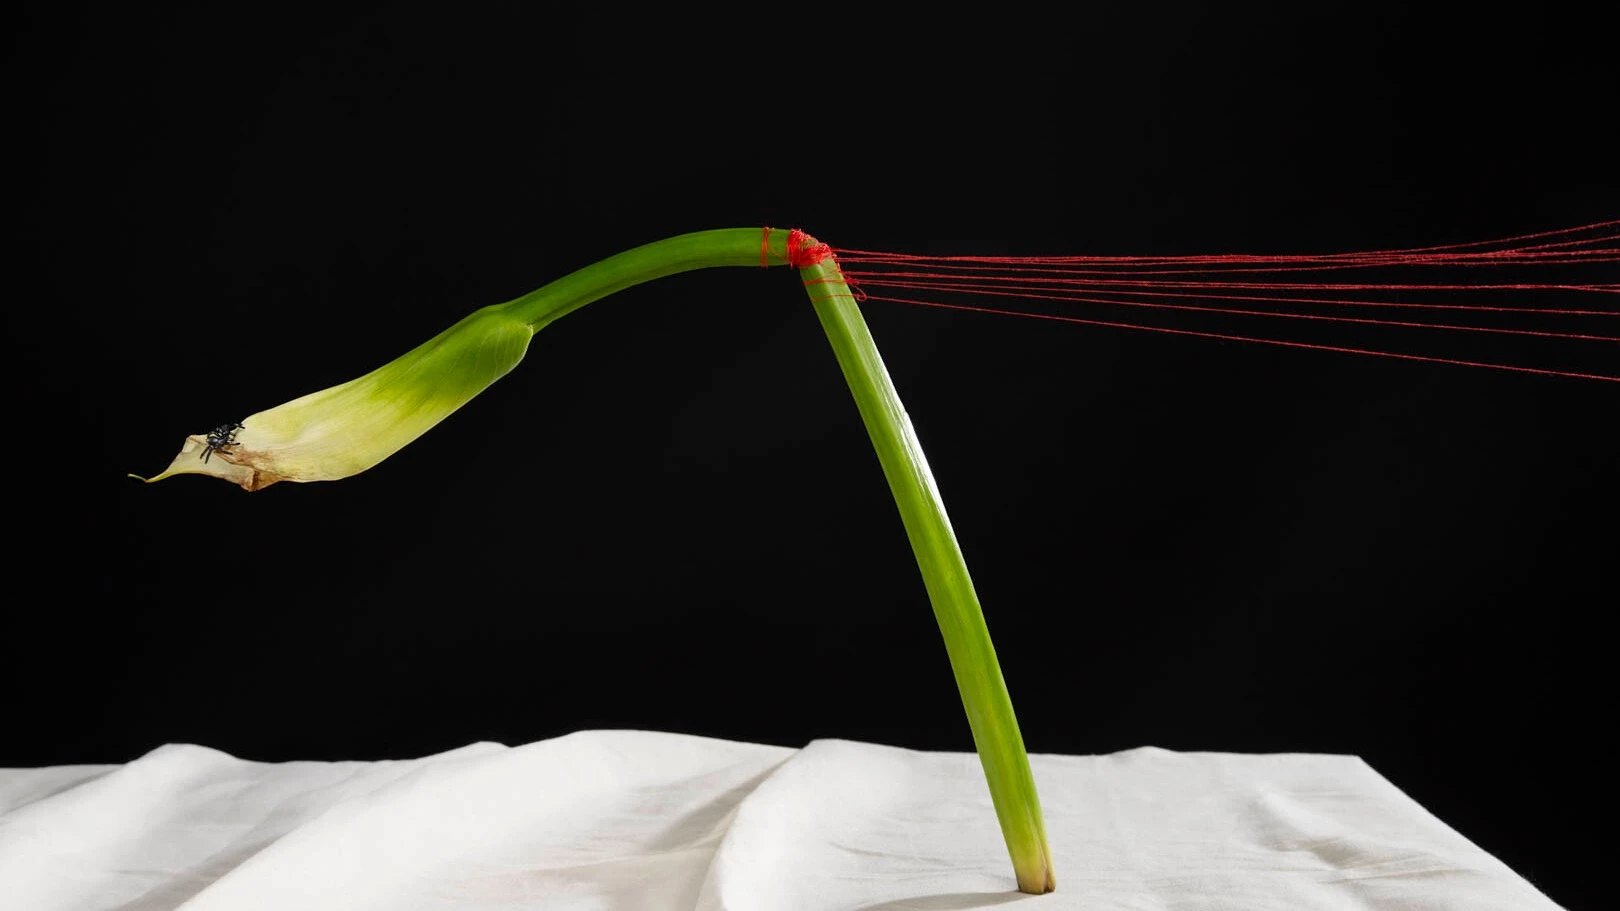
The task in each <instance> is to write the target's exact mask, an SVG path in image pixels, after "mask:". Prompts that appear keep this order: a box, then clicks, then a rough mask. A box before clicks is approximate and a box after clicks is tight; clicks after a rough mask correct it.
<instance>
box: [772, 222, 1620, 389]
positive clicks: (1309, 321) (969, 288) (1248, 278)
mask: <svg viewBox="0 0 1620 911" xmlns="http://www.w3.org/2000/svg"><path fill="white" fill-rule="evenodd" d="M806 243H808V240H805V241H800V245H803V244H806ZM818 252H819V251H818ZM827 255H834V256H836V259H835V260H834V262H835V263H836V264H837V267H838V269H839V275H837V276H836V277H835V278H833V277H830V278H825V279H814V280H811V281H807V282H806V283H805V284H807V285H809V284H812V283H817V282H828V281H834V280H843V281H845V282H847V283H848V284H849V285H850V286H851V292H850V293H851V294H852V295H854V296H855V297H856V298H857V299H859V300H867V299H868V295H867V291H864V290H860V289H859V288H858V287H857V285H865V286H866V288H868V289H870V291H871V297H870V299H871V300H887V301H894V302H897V303H906V304H918V305H923V306H931V307H944V308H947V309H956V310H970V311H977V312H981V313H1001V314H1007V315H1012V316H1028V317H1034V318H1036V319H1050V320H1059V321H1063V322H1070V323H1081V324H1086V325H1093V326H1112V327H1117V328H1131V329H1142V330H1145V331H1150V332H1165V333H1170V334H1175V335H1184V336H1199V337H1204V338H1214V339H1224V340H1229V341H1244V342H1256V343H1261V344H1269V345H1281V346H1286V347H1294V348H1306V349H1314V350H1319V351H1338V352H1344V353H1350V354H1363V355H1372V356H1377V357H1387V358H1398V359H1402V360H1411V361H1427V362H1431V363H1441V364H1457V365H1464V366H1472V367H1487V368H1492V369H1497V370H1512V371H1517V372H1522V373H1535V374H1541V375H1546V376H1568V377H1579V378H1582V379H1597V380H1605V381H1610V382H1617V381H1620V376H1614V375H1605V374H1603V373H1598V372H1594V371H1590V370H1586V369H1579V368H1575V369H1571V368H1573V367H1574V366H1575V365H1574V364H1569V365H1558V366H1556V367H1555V366H1554V365H1547V366H1546V367H1528V366H1514V365H1510V364H1505V363H1491V362H1488V359H1486V358H1478V359H1476V358H1470V357H1467V356H1466V355H1464V356H1462V357H1445V356H1439V355H1438V353H1436V354H1419V353H1416V352H1414V353H1397V352H1395V351H1382V350H1372V349H1369V348H1364V347H1361V346H1360V345H1352V344H1332V343H1331V340H1329V342H1330V343H1328V344H1319V343H1307V342H1304V341H1302V340H1294V339H1288V338H1279V337H1276V336H1277V335H1280V334H1282V331H1283V330H1282V329H1281V328H1280V327H1282V326H1288V325H1292V326H1305V325H1314V326H1318V327H1332V326H1345V325H1347V324H1348V325H1353V326H1355V327H1357V329H1356V331H1358V332H1360V331H1364V330H1366V329H1368V328H1370V327H1378V328H1379V329H1381V330H1386V331H1389V332H1411V331H1414V330H1416V331H1424V330H1429V331H1433V330H1440V331H1443V332H1446V333H1450V334H1456V335H1461V334H1469V335H1473V334H1476V333H1477V334H1479V335H1475V337H1476V338H1478V337H1481V336H1490V337H1492V338H1494V339H1497V340H1502V341H1504V342H1505V340H1507V339H1513V338H1519V339H1535V340H1536V344H1542V345H1545V344H1550V343H1553V342H1558V343H1561V344H1563V345H1565V346H1566V347H1568V346H1571V345H1583V344H1584V345H1588V346H1589V345H1591V344H1593V343H1596V344H1599V345H1613V344H1614V343H1615V342H1617V341H1620V336H1617V335H1616V334H1614V331H1613V329H1612V328H1611V327H1610V326H1599V325H1597V321H1612V320H1614V319H1616V318H1620V307H1616V306H1615V305H1614V304H1611V303H1608V300H1613V299H1614V297H1615V296H1616V295H1620V282H1615V281H1613V280H1611V277H1612V274H1613V273H1612V266H1611V265H1610V264H1614V263H1620V220H1617V221H1607V222H1599V223H1596V224H1590V225H1583V226H1580V227H1575V228H1565V229H1562V230H1558V231H1542V232H1537V233H1534V234H1521V235H1518V236H1516V237H1506V238H1501V239H1499V240H1490V241H1476V242H1472V243H1457V244H1441V245H1437V246H1429V247H1413V248H1406V249H1395V250H1374V251H1369V252H1359V253H1326V254H1322V253H1313V254H1305V255H1281V256H1278V255H1254V254H1221V255H1215V256H1209V255H1202V256H1177V255H1168V256H1166V255H1161V256H1031V257H1014V256H923V255H914V254H900V253H886V252H881V251H873V250H853V249H844V248H838V249H836V250H832V251H830V252H829V253H828V254H827ZM790 259H791V257H790ZM1480 268H1486V269H1488V270H1489V275H1490V279H1489V280H1488V281H1468V280H1462V279H1463V276H1462V275H1461V274H1460V270H1467V271H1469V272H1474V271H1477V270H1478V269H1480ZM1605 269H1609V270H1610V271H1607V272H1605ZM845 270H851V271H845ZM1333 272H1338V273H1339V275H1331V274H1326V275H1324V274H1323V273H1333ZM1312 273H1315V274H1312ZM1345 273H1349V274H1345ZM1357 273H1364V274H1357ZM1318 276H1320V277H1318ZM1326 279H1336V280H1326ZM1547 279H1552V281H1548V280H1547ZM1592 279H1598V280H1597V281H1593V280H1592ZM908 291H909V292H913V293H922V294H925V295H929V296H932V295H939V298H936V299H934V300H918V299H915V298H911V297H903V296H893V297H891V296H888V295H889V294H895V293H896V292H898V293H899V294H904V293H905V292H908ZM1301 292H1303V293H1301ZM1554 295H1557V296H1558V299H1557V300H1554V299H1553V296H1554ZM1574 295H1581V296H1583V297H1585V299H1586V306H1580V305H1575V306H1570V305H1569V298H1570V297H1571V296H1574ZM958 296H967V297H969V298H970V299H971V298H972V297H978V298H979V299H981V300H982V299H983V298H984V297H985V296H990V297H998V298H1002V299H1004V300H1008V302H1009V305H1010V306H1019V304H1017V303H1015V301H1017V300H1020V299H1021V300H1024V301H1041V302H1048V303H1043V304H1042V305H1041V306H1042V307H1043V308H1045V309H1053V308H1054V307H1060V308H1062V309H1064V310H1069V309H1073V310H1080V311H1081V312H1078V313H1074V314H1073V315H1070V314H1068V313H1061V312H1060V313H1041V312H1030V311H1029V310H1010V309H994V308H990V307H980V306H974V305H973V304H971V303H967V302H963V303H946V302H945V300H950V299H959V297H958ZM940 298H943V299H944V300H942V299H940ZM1388 298H1393V299H1388ZM1470 298H1472V300H1470ZM1594 298H1596V299H1594ZM1605 298H1606V299H1608V300H1604V299H1605ZM1178 299H1179V302H1176V301H1177V300H1178ZM1051 302H1055V303H1051ZM1230 302H1242V303H1243V304H1244V305H1247V306H1240V305H1234V304H1233V303H1230ZM1023 306H1026V307H1027V306H1030V305H1029V304H1024V305H1023ZM1104 307H1107V308H1110V310H1112V312H1113V313H1118V312H1120V311H1118V310H1113V308H1124V307H1129V308H1133V309H1135V310H1136V312H1137V313H1143V314H1144V315H1145V313H1146V312H1148V311H1153V312H1160V313H1165V312H1174V313H1178V314H1188V315H1189V317H1190V316H1191V315H1192V314H1196V315H1197V316H1198V318H1201V319H1206V320H1207V319H1211V318H1216V317H1220V318H1225V319H1231V318H1238V319H1244V320H1249V319H1254V318H1261V319H1260V322H1259V323H1252V324H1250V325H1257V326H1261V327H1262V330H1261V331H1263V332H1264V333H1265V334H1266V335H1271V336H1273V337H1270V338H1266V337H1257V336H1256V335H1254V334H1252V333H1233V332H1218V331H1217V332H1208V331H1202V330H1201V328H1199V329H1195V328H1194V327H1192V326H1183V327H1179V328H1171V327H1168V326H1163V327H1161V326H1145V325H1138V324H1134V323H1129V322H1123V321H1119V320H1117V319H1106V318H1103V317H1105V315H1111V314H1107V313H1106V312H1105V311H1102V308H1104ZM1137 308H1140V309H1137ZM1323 308H1326V312H1323ZM1362 308H1366V309H1362ZM1391 309H1403V310H1406V311H1407V312H1409V313H1414V314H1415V313H1420V312H1422V311H1425V310H1427V311H1444V312H1445V313H1446V314H1447V315H1448V316H1451V317H1453V318H1452V319H1448V320H1446V321H1443V322H1442V321H1434V322H1430V321H1427V320H1423V319H1421V318H1412V319H1385V318H1382V314H1380V313H1378V312H1376V311H1379V310H1383V311H1384V312H1385V313H1388V312H1389V310H1391ZM1356 310H1360V314H1358V315H1355V316H1351V315H1349V313H1353V312H1355V311H1356ZM1335 311H1337V312H1335ZM1369 311H1373V312H1369ZM1390 315H1393V314H1390ZM1462 320H1468V321H1469V323H1472V324H1469V323H1464V322H1462ZM1577 320H1584V321H1586V322H1587V324H1588V325H1586V326H1582V325H1579V324H1578V323H1576V322H1575V321H1577ZM1526 323H1528V325H1526ZM1537 323H1539V325H1537ZM1431 338H1432V336H1431ZM1345 341H1349V339H1346V340H1345ZM1586 350H1587V351H1591V350H1592V349H1590V348H1587V349H1586ZM1594 354H1595V356H1596V357H1599V358H1606V357H1609V355H1606V354H1603V353H1599V352H1594ZM1577 356H1578V357H1584V356H1585V355H1584V354H1582V355H1577ZM1560 367H1561V368H1562V369H1559V368H1560Z"/></svg>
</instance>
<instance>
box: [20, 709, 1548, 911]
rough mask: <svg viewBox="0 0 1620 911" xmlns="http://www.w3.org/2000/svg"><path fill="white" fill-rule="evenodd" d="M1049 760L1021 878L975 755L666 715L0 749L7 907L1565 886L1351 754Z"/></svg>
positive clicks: (1310, 902) (764, 903) (343, 909)
mask: <svg viewBox="0 0 1620 911" xmlns="http://www.w3.org/2000/svg"><path fill="white" fill-rule="evenodd" d="M1031 760H1032V764H1033V766H1034V771H1035V780H1036V783H1037V785H1038V787H1039V789H1040V794H1041V799H1042V802H1043V804H1044V807H1045V815H1046V828H1047V833H1048V836H1049V838H1050V842H1051V846H1052V855H1053V859H1054V866H1055V869H1056V872H1057V885H1058V891H1057V892H1055V893H1052V894H1050V895H1045V896H1025V895H1021V894H1019V893H1018V892H1016V891H1015V888H1016V887H1015V885H1014V882H1013V876H1012V865H1011V863H1010V861H1009V860H1008V857H1007V849H1006V846H1005V844H1004V843H1003V842H1002V840H1001V832H1000V829H999V828H998V826H997V825H996V819H995V813H994V811H993V809H992V808H991V805H990V796H989V791H988V789H987V788H986V786H985V782H984V776H983V773H982V772H981V771H980V768H979V762H978V758H977V757H976V756H974V755H973V754H971V753H922V752H915V751H911V750H903V749H897V748H894V747H884V746H875V745H872V744H866V743H853V742H849V741H838V740H825V741H816V742H813V743H811V744H810V745H809V746H807V747H805V748H804V749H802V750H792V749H788V748H785V747H772V746H759V745H754V744H746V743H732V742H728V741H723V740H711V739H706V738H701V737H690V736H685V735H678V734H660V733H648V732H643V731H589V732H584V733H578V734H572V735H569V736H567V737H560V738H557V739H554V740H546V741H541V742H539V743H532V744H529V745H527V746H521V747H516V748H508V747H504V746H500V745H498V744H490V743H478V744H473V745H471V746H467V747H464V748H462V749H458V750H454V751H451V752H448V753H443V754H440V755H437V756H429V757H426V758H423V759H413V760H403V761H383V762H284V763H263V762H249V761H245V760H241V759H236V758H233V757H231V756H229V755H226V754H224V753H221V752H218V751H216V750H211V749H207V748H204V747H199V746H173V745H171V746H165V747H162V748H159V749H157V750H154V751H152V752H151V753H149V754H147V755H146V756H143V757H141V758H140V759H138V760H136V761H134V762H131V763H128V764H127V765H120V766H62V767H53V768H42V769H9V770H0V908H5V909H8V911H58V909H61V911H67V909H72V911H86V909H108V911H112V909H116V911H158V909H171V908H184V909H186V911H227V909H228V911H248V909H277V911H293V909H296V911H327V909H330V911H370V909H388V911H403V909H446V911H449V909H455V911H467V909H479V911H494V909H515V908H559V909H574V908H578V909H586V908H589V909H635V911H659V909H681V911H691V909H722V908H725V909H736V911H775V909H815V911H828V909H852V911H853V909H865V911H879V909H887V911H899V909H962V908H982V907H999V906H1002V905H1013V906H1017V907H1019V908H1030V909H1037V908H1038V909H1057V908H1076V909H1086V911H1113V909H1131V911H1148V909H1153V911H1159V909H1164V911H1169V909H1175V911H1194V909H1199V911H1203V909H1207V911H1217V909H1220V911H1271V909H1276V911H1309V909H1344V911H1352V909H1353V911H1365V909H1389V911H1396V909H1423V911H1449V909H1456V911H1493V909H1501V911H1508V909H1512V911H1537V909H1556V908H1557V905H1555V904H1554V903H1553V902H1552V901H1550V900H1549V899H1548V898H1546V897H1545V896H1543V895H1542V894H1541V893H1539V892H1538V891H1536V889H1535V888H1534V887H1532V886H1531V885H1530V884H1529V883H1527V882H1526V881H1525V880H1524V879H1522V878H1521V877H1519V876H1518V875H1516V874H1515V873H1514V872H1513V871H1512V870H1510V869H1508V868H1507V867H1506V866H1505V865H1503V864H1502V863H1501V862H1500V861H1498V860H1496V859H1495V858H1493V857H1491V856H1490V855H1489V854H1487V853H1485V852H1484V851H1482V850H1480V849H1479V848H1478V847H1476V846H1474V845H1473V844H1471V843H1470V842H1469V841H1468V840H1467V839H1465V838H1463V837H1462V836H1461V835H1459V834H1458V833H1457V832H1455V831H1453V830H1452V829H1451V828H1449V827H1448V826H1446V825H1445V824H1444V823H1442V822H1441V821H1440V820H1438V819H1436V818H1435V817H1434V816H1432V815H1430V814H1429V813H1428V812H1426V811H1425V810H1424V809H1423V808H1422V807H1421V806H1419V805H1418V804H1417V803H1416V802H1414V801H1413V800H1411V799H1410V798H1408V797H1407V796H1406V795H1405V794H1402V793H1401V792H1400V791H1399V790H1397V789H1396V788H1395V787H1394V786H1393V785H1391V784H1390V783H1389V782H1388V781H1386V780H1385V779H1384V778H1382V777H1381V776H1380V775H1378V773H1376V772H1374V771H1373V770H1372V768H1370V767H1369V766H1368V765H1367V764H1366V763H1364V762H1362V761H1361V760H1360V759H1357V758H1354V757H1350V756H1324V755H1307V754H1283V755H1240V754H1230V753H1173V752H1169V751H1166V750H1160V749H1154V748H1143V749H1136V750H1128V751H1125V752H1122V753H1114V754H1111V755H1106V756H1049V755H1036V756H1032V757H1031Z"/></svg>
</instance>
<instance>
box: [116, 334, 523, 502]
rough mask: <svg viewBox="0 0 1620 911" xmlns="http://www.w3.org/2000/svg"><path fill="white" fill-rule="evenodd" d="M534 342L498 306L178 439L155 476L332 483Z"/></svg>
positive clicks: (434, 419) (488, 379)
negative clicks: (357, 371)
mask: <svg viewBox="0 0 1620 911" xmlns="http://www.w3.org/2000/svg"><path fill="white" fill-rule="evenodd" d="M533 336H534V330H533V329H532V328H530V325H529V324H528V323H527V322H525V321H523V320H521V319H517V318H515V317H514V316H512V315H511V314H510V313H509V312H508V311H507V309H506V307H505V306H504V305H497V306H493V307H485V308H484V309H482V310H478V311H476V312H474V313H473V314H472V315H470V316H468V317H467V318H466V319H463V320H462V321H461V322H459V323H456V324H455V325H454V326H451V327H450V328H449V329H446V330H445V331H443V332H441V333H439V334H438V335H436V336H434V337H433V338H431V339H429V340H428V341H427V342H425V343H423V344H422V345H419V346H418V347H416V348H415V349H413V350H412V351H410V352H408V353H406V354H405V355H403V356H402V357H399V358H397V359H395V360H394V361H392V362H390V363H388V364H385V365H383V366H381V367H379V368H377V369H376V370H373V371H371V372H370V373H368V374H366V375H365V376H362V377H360V378H358V379H354V380H350V381H349V382H347V383H344V384H342V385H339V386H333V387H332V388H330V389H322V390H321V391H319V392H312V393H310V394H309V395H306V396H303V397H302V398H296V399H293V400H292V401H290V402H287V403H286V404H284V405H277V406H276V407H274V408H271V409H269V410H268V411H261V412H259V413H258V414H251V415H248V416H247V417H245V418H243V419H242V420H241V421H240V422H239V423H238V424H227V425H225V426H223V427H220V428H218V429H216V430H215V431H213V432H212V433H209V434H199V435H192V436H189V437H187V438H186V442H185V445H184V446H182V448H181V449H180V454H179V455H177V456H175V458H174V461H173V462H172V463H170V465H169V467H168V468H167V469H165V470H164V471H163V473H162V474H160V475H157V476H156V477H153V478H150V479H147V478H141V480H147V481H161V480H163V479H164V478H167V477H170V476H173V475H177V474H207V475H213V476H214V477H217V478H224V479H225V480H227V481H230V482H232V483H234V484H239V485H241V486H242V488H243V489H245V490H263V489H264V488H266V487H269V486H270V485H271V484H274V483H276V482H277V481H335V480H337V479H339V478H346V477H349V476H351V475H356V474H359V473H360V472H362V471H365V470H366V469H367V468H370V467H372V466H373V465H376V464H377V463H378V462H381V461H382V460H383V459H386V458H388V457H389V456H391V455H393V454H394V453H396V452H398V451H399V450H400V449H403V448H404V447H405V445H406V444H408V443H410V442H411V441H412V440H414V439H416V438H417V437H419V436H421V435H422V434H424V433H426V432H427V431H428V430H429V429H430V428H431V427H433V425H435V424H437V423H439V422H440V421H442V420H444V419H445V418H447V417H449V416H450V414H451V413H452V412H454V411H455V410H456V409H457V408H460V407H461V406H462V405H465V404H467V402H469V401H471V400H472V398H473V396H475V395H477V394H478V393H480V392H483V391H484V390H485V389H487V388H488V387H489V385H490V384H491V383H493V382H495V381H496V380H498V379H500V378H501V377H503V376H505V375H506V373H507V371H509V370H511V369H512V368H513V367H516V366H517V365H518V362H519V361H521V360H523V355H524V352H526V351H528V349H529V339H531V338H532V337H533Z"/></svg>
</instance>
